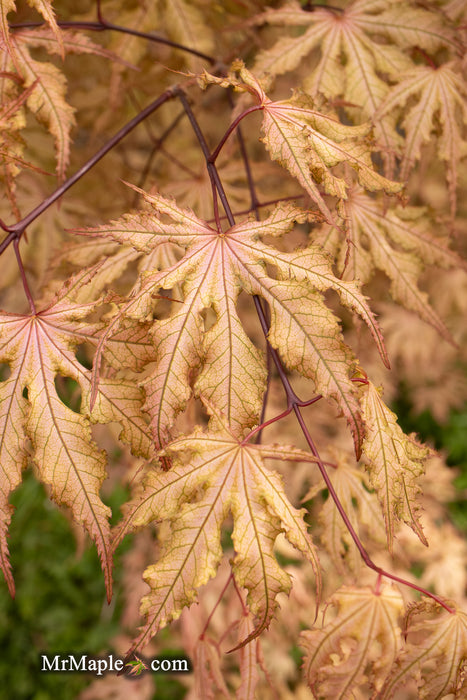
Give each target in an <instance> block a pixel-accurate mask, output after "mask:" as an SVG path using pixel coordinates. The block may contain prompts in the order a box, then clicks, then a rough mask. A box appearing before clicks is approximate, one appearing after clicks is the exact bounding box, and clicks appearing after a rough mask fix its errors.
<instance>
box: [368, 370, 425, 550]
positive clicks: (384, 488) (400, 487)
mask: <svg viewBox="0 0 467 700" xmlns="http://www.w3.org/2000/svg"><path fill="white" fill-rule="evenodd" d="M362 409H363V415H364V417H365V427H366V436H365V440H364V443H363V450H362V451H363V457H364V458H365V460H366V462H367V466H368V472H369V476H370V484H371V486H372V487H373V488H374V489H375V491H376V493H377V495H378V498H379V501H380V504H381V507H382V510H383V516H384V520H385V523H386V530H387V535H388V544H389V548H390V549H392V542H393V537H394V530H395V525H396V522H397V521H401V520H402V521H404V522H405V523H407V524H408V525H409V526H410V527H411V528H412V529H413V531H414V532H415V533H416V534H417V535H418V537H419V538H420V540H421V541H422V542H423V544H425V545H428V543H427V541H426V539H425V536H424V534H423V531H422V527H421V525H420V522H419V518H418V511H419V509H420V507H419V505H418V503H417V501H416V497H417V495H418V494H419V493H420V490H421V489H420V487H419V486H418V484H417V478H418V477H420V476H421V475H422V474H423V471H424V467H423V463H424V461H425V459H426V458H427V457H428V456H429V455H430V454H432V450H430V448H429V447H427V446H426V445H421V444H420V443H418V442H417V441H416V440H415V438H414V436H413V435H406V434H405V433H404V432H403V431H402V429H401V428H400V426H399V425H398V424H397V416H396V415H395V414H394V413H393V412H392V411H390V410H389V408H388V407H387V406H386V404H385V403H384V401H383V400H382V398H381V396H380V392H379V391H378V389H377V388H376V387H375V386H374V385H373V384H372V383H371V382H368V384H366V385H365V386H364V387H363V396H362Z"/></svg>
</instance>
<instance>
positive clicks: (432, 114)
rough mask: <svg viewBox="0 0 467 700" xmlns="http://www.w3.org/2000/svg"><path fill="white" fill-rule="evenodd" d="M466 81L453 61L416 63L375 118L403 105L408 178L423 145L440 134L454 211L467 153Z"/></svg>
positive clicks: (405, 173)
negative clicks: (459, 172) (466, 130)
mask: <svg viewBox="0 0 467 700" xmlns="http://www.w3.org/2000/svg"><path fill="white" fill-rule="evenodd" d="M466 98H467V85H466V83H465V80H464V79H463V77H462V76H461V75H460V73H459V72H458V70H457V69H456V62H455V61H451V62H449V63H446V64H444V65H442V66H439V67H431V66H416V67H415V68H412V70H409V71H407V72H406V73H405V74H404V75H402V76H401V79H400V82H399V83H398V84H397V85H395V86H394V87H393V88H392V89H391V91H390V92H389V94H388V95H387V96H386V98H385V99H384V101H383V103H382V104H381V105H380V107H379V108H378V110H377V112H376V115H375V119H379V118H384V116H385V115H387V114H389V113H391V112H393V111H394V110H395V109H397V108H398V107H401V108H402V109H403V112H402V113H401V119H400V125H401V127H402V128H403V130H404V132H405V139H404V141H403V156H402V162H401V178H402V179H403V180H406V179H407V178H408V176H409V174H410V169H411V168H412V166H413V164H414V163H415V162H416V161H417V160H419V158H420V155H421V149H422V146H423V145H424V144H426V143H428V142H429V141H432V140H433V135H434V134H437V138H436V144H437V151H438V156H439V158H440V159H441V160H443V161H445V162H446V165H447V176H448V183H449V195H450V202H451V213H452V215H454V214H455V211H456V189H457V168H458V163H459V161H460V159H461V158H462V157H465V155H466V153H467V144H466V141H465V138H464V127H465V125H466V124H467V107H466Z"/></svg>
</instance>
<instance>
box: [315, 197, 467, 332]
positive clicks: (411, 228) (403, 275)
mask: <svg viewBox="0 0 467 700" xmlns="http://www.w3.org/2000/svg"><path fill="white" fill-rule="evenodd" d="M344 211H345V217H346V240H345V241H342V239H343V238H344V236H343V234H342V232H341V231H339V229H338V228H337V227H329V225H327V224H324V225H323V226H322V228H321V231H319V232H318V233H317V235H316V240H317V241H318V242H320V243H322V244H323V245H324V246H325V247H326V249H328V250H329V251H330V252H331V253H333V254H334V255H335V256H336V257H337V258H338V260H339V267H340V270H341V274H342V275H343V277H344V278H347V279H357V280H359V282H360V283H361V284H365V283H367V282H369V280H370V279H371V278H372V276H373V273H374V270H375V269H380V270H383V272H385V273H386V275H387V276H388V277H389V279H390V280H391V296H392V297H393V299H394V300H395V301H397V302H398V303H400V304H402V305H403V306H404V307H405V308H406V309H409V310H411V311H414V312H415V313H417V314H418V315H419V316H420V318H422V319H423V320H424V321H426V322H427V323H429V324H430V325H431V326H433V327H434V328H436V330H437V331H438V333H439V334H440V335H442V336H443V337H444V338H445V339H446V340H448V341H450V342H453V340H452V336H451V334H450V332H449V330H448V329H447V328H446V326H445V324H444V322H443V321H442V319H441V318H440V317H439V316H438V314H437V313H436V311H435V310H434V309H433V307H432V306H431V304H430V303H429V299H428V295H427V294H426V293H425V292H423V291H422V290H421V289H420V288H419V286H418V280H419V278H420V276H421V274H422V272H423V264H424V263H426V264H433V265H439V266H441V267H464V268H465V267H466V265H465V263H464V261H463V260H462V259H461V258H460V257H459V256H458V255H457V254H456V253H455V252H454V251H452V250H449V248H448V247H447V246H446V243H445V240H443V238H441V237H436V236H435V235H434V234H433V233H432V231H431V230H430V228H433V225H432V223H431V222H430V220H429V219H428V217H427V216H426V212H425V210H424V209H423V208H422V207H406V208H403V207H395V208H388V207H387V206H385V205H384V203H383V202H381V201H378V200H377V199H374V198H372V197H371V196H370V195H368V194H366V193H365V192H364V191H363V190H362V189H361V188H360V187H357V186H355V187H354V188H352V190H351V192H350V193H349V197H348V199H347V201H346V202H345V204H344Z"/></svg>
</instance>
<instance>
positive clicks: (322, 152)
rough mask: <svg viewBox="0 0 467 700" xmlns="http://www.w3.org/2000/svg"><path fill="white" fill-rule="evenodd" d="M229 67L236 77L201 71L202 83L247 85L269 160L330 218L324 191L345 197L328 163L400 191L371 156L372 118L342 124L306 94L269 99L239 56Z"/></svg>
mask: <svg viewBox="0 0 467 700" xmlns="http://www.w3.org/2000/svg"><path fill="white" fill-rule="evenodd" d="M232 68H233V69H234V70H235V71H237V72H238V74H239V78H237V77H235V76H234V75H230V76H229V77H228V78H217V77H215V76H212V75H209V74H208V73H206V72H204V74H203V76H201V77H200V83H201V84H202V85H203V84H208V83H215V84H218V85H221V86H222V87H227V86H229V85H231V86H234V87H236V88H237V89H240V90H246V91H248V92H249V93H250V94H252V95H253V96H254V97H255V99H256V100H257V101H258V102H259V105H260V106H259V109H261V110H262V112H263V123H262V127H261V130H262V133H263V138H262V141H263V143H264V144H265V146H266V148H267V150H268V151H269V154H270V156H271V158H272V159H273V160H277V161H278V162H279V163H280V164H281V165H282V166H283V167H284V168H286V169H287V170H288V171H289V172H290V173H291V174H292V175H293V176H294V177H295V178H296V179H297V180H298V182H299V183H300V184H301V185H302V187H303V188H304V189H305V190H306V192H307V193H308V194H309V196H310V197H311V199H312V200H313V201H314V202H316V204H317V205H318V207H319V209H320V211H321V212H322V213H323V214H324V216H325V218H326V220H327V221H329V222H333V221H334V216H333V214H332V213H331V211H330V209H329V207H328V205H327V204H326V202H325V200H324V197H323V194H322V191H321V190H322V189H323V190H324V192H325V193H327V194H330V195H333V196H334V197H337V198H338V199H339V200H345V199H346V197H347V189H348V188H349V187H350V184H351V183H349V182H348V181H346V180H345V179H343V178H342V177H338V176H337V175H335V174H334V173H333V172H332V168H334V167H335V166H337V165H340V164H342V163H346V164H347V165H348V166H350V168H352V169H353V170H354V172H355V173H356V176H357V179H358V182H359V183H360V184H361V185H362V187H364V188H365V189H367V190H370V191H375V190H384V191H385V192H387V193H388V194H395V193H397V192H400V190H401V189H402V185H401V184H400V183H398V182H392V181H391V180H388V179H386V178H385V177H383V176H382V175H380V174H379V173H377V172H376V171H375V170H374V168H373V164H372V161H371V143H370V139H369V138H368V137H369V136H370V134H371V131H372V126H371V124H370V123H367V124H362V125H360V126H347V125H345V124H341V122H339V121H338V120H337V119H335V118H334V117H331V116H328V115H326V114H323V113H321V112H319V111H317V110H316V108H315V104H314V102H313V100H312V99H311V97H310V96H309V95H306V94H304V93H302V94H301V93H296V94H295V95H294V96H293V97H292V98H291V99H290V100H281V101H278V102H273V101H272V100H270V99H269V97H268V96H267V95H266V92H265V91H264V88H263V84H262V83H261V81H260V80H258V79H257V78H256V77H255V76H254V75H253V74H252V73H250V71H248V70H247V69H246V68H245V66H244V65H243V63H242V62H241V61H235V62H234V63H233V65H232Z"/></svg>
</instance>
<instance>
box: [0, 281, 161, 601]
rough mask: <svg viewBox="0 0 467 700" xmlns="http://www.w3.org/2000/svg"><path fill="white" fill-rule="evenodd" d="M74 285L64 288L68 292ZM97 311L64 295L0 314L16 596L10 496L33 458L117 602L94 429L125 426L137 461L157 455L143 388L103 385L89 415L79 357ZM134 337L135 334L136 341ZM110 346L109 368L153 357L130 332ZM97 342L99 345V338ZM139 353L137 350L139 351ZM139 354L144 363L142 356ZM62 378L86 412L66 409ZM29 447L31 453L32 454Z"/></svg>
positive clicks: (5, 518)
mask: <svg viewBox="0 0 467 700" xmlns="http://www.w3.org/2000/svg"><path fill="white" fill-rule="evenodd" d="M70 286H72V285H67V286H66V287H65V290H64V291H65V292H66V291H69V288H70ZM94 308H95V304H94V303H92V304H81V305H80V304H73V303H70V301H69V300H68V299H67V298H66V296H65V295H64V293H63V294H62V296H61V297H59V298H58V299H57V300H56V301H55V303H53V304H51V305H49V306H48V307H46V308H44V309H43V310H41V311H38V312H37V313H34V314H30V315H23V314H12V313H2V314H1V315H0V332H1V343H0V362H2V363H6V364H7V365H8V366H9V369H10V375H9V376H8V377H7V378H6V379H5V380H4V381H2V382H1V383H0V473H1V479H0V489H1V490H0V513H1V523H0V540H1V543H0V550H1V566H2V570H3V572H4V575H5V578H6V580H7V582H8V585H9V588H10V591H11V592H12V593H13V591H14V584H13V578H12V574H11V568H10V564H9V560H8V550H7V543H6V533H7V529H8V524H9V522H10V518H11V513H12V506H11V505H9V503H8V498H9V495H10V493H11V492H12V491H13V490H14V489H15V488H16V487H17V486H18V485H19V483H20V482H21V471H22V470H23V469H24V468H25V467H26V466H27V464H28V461H29V458H30V457H31V458H32V461H33V463H34V466H35V468H36V473H37V475H38V477H39V478H40V479H41V480H42V481H43V482H44V483H45V484H47V485H48V486H49V487H50V491H51V495H52V497H53V499H54V500H55V501H57V503H59V504H61V505H66V506H68V507H69V508H70V510H71V512H72V515H73V518H74V519H75V520H76V522H78V523H80V524H82V525H83V526H84V527H85V528H86V530H87V531H88V532H89V534H90V536H91V537H92V539H93V540H94V541H95V543H96V546H97V550H98V552H99V556H100V559H101V562H102V567H103V569H104V573H105V579H106V586H107V591H108V596H109V597H110V595H111V553H110V546H109V524H108V517H109V515H110V509H109V508H108V507H107V506H106V505H104V503H103V502H102V500H101V498H100V496H99V490H100V487H101V484H102V482H103V480H104V478H105V476H106V474H105V463H106V459H105V455H104V453H103V452H102V451H101V450H99V449H98V447H97V445H96V444H95V442H94V441H93V440H92V435H91V422H105V423H108V422H112V421H118V422H120V423H121V425H122V427H123V431H122V433H121V435H120V438H121V439H122V440H124V441H125V442H128V443H129V444H130V445H131V446H132V449H133V451H134V452H135V454H141V455H144V456H145V457H146V458H149V457H150V455H151V450H152V443H151V438H150V435H149V433H148V428H147V424H146V422H145V420H144V418H143V416H142V413H141V405H142V396H141V392H140V390H139V389H138V387H137V385H136V384H135V382H134V381H133V382H132V381H129V380H128V379H126V378H124V377H120V378H117V377H116V378H104V379H103V382H102V384H101V385H100V387H99V392H98V396H97V400H96V404H95V410H94V412H93V415H92V417H91V416H90V415H89V408H88V406H89V394H90V389H91V377H90V372H89V371H88V370H87V369H86V368H85V367H83V365H81V364H80V363H79V362H78V361H77V359H76V357H75V354H74V349H75V347H76V346H77V345H78V344H79V343H82V342H84V341H86V340H92V337H93V334H95V333H96V332H97V331H98V326H96V325H95V324H94V325H91V326H89V325H88V324H86V323H84V322H83V321H82V319H83V318H84V317H86V316H87V315H89V314H90V313H91V312H92V311H93V310H94ZM132 330H133V333H130V335H132V334H133V335H134V329H132ZM121 331H123V334H120V337H119V334H117V335H116V336H115V337H114V338H113V339H112V341H111V343H112V342H113V341H114V340H115V341H116V345H114V346H113V349H111V348H112V345H111V344H110V345H109V350H110V353H109V358H108V359H109V362H112V358H113V357H114V356H115V354H116V351H117V348H118V354H119V357H120V361H121V357H122V351H124V347H123V346H125V345H126V346H127V349H126V352H124V353H123V354H124V356H125V358H126V359H127V361H128V362H129V363H130V366H131V364H133V365H135V366H138V365H139V362H140V360H141V359H142V358H145V359H146V360H147V353H145V351H144V346H143V349H142V350H139V351H138V349H137V346H138V338H135V340H136V343H133V344H132V342H130V340H129V338H128V335H129V334H128V329H127V328H125V327H122V329H121ZM94 342H97V341H96V339H95V338H94ZM135 348H136V350H135ZM138 352H139V355H140V356H139V357H138ZM57 376H66V377H70V378H72V379H74V380H75V381H76V382H78V384H79V385H80V387H81V390H82V393H83V398H82V402H81V403H82V407H81V411H82V412H81V413H77V412H75V411H73V410H71V409H70V408H69V407H68V406H66V405H65V404H64V403H63V402H62V400H61V399H60V397H59V395H58V393H57V389H56V386H55V379H56V377H57ZM29 443H30V445H31V448H29Z"/></svg>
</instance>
